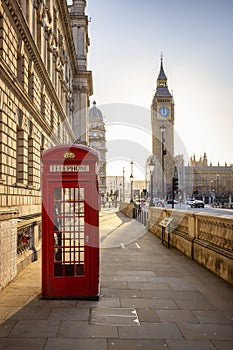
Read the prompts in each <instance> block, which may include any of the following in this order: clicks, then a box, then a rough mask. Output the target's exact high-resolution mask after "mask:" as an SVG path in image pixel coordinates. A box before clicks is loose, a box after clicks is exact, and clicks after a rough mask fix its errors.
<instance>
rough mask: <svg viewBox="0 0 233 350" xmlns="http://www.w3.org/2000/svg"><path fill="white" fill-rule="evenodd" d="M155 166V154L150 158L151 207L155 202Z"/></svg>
mask: <svg viewBox="0 0 233 350" xmlns="http://www.w3.org/2000/svg"><path fill="white" fill-rule="evenodd" d="M154 168H155V163H154V161H153V156H152V157H151V159H150V163H149V169H150V204H149V206H150V207H154V202H153V172H154Z"/></svg>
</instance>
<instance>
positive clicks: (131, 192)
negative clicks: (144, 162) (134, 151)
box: [129, 160, 133, 203]
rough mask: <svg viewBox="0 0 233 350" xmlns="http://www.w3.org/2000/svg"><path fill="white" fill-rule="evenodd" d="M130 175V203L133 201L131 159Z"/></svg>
mask: <svg viewBox="0 0 233 350" xmlns="http://www.w3.org/2000/svg"><path fill="white" fill-rule="evenodd" d="M130 164H131V175H130V177H129V178H130V203H133V161H132V160H131V163H130Z"/></svg>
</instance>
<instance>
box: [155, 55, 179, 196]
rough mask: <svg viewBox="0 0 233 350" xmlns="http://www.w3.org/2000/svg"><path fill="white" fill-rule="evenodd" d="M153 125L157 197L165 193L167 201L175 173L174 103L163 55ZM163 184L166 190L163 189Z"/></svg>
mask: <svg viewBox="0 0 233 350" xmlns="http://www.w3.org/2000/svg"><path fill="white" fill-rule="evenodd" d="M151 125H152V153H153V157H154V159H155V163H156V170H155V171H156V173H157V176H156V178H157V184H155V186H154V187H155V189H157V193H156V194H155V195H156V196H157V197H160V198H161V197H162V194H163V193H164V195H165V198H162V199H166V197H167V196H169V194H170V192H171V185H172V176H173V171H174V161H173V158H174V130H173V126H174V101H173V96H172V94H171V93H170V91H169V89H168V83H167V76H166V74H165V71H164V67H163V55H161V59H160V71H159V75H158V78H157V86H156V91H155V94H154V97H153V100H152V104H151ZM164 150H165V151H164ZM165 153H166V155H165ZM163 157H164V159H163ZM162 164H163V165H164V174H162ZM163 177H164V178H163ZM163 182H164V187H165V188H164V189H162V188H161V187H162V183H163Z"/></svg>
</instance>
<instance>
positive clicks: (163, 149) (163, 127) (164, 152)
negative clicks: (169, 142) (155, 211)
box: [160, 125, 166, 206]
mask: <svg viewBox="0 0 233 350" xmlns="http://www.w3.org/2000/svg"><path fill="white" fill-rule="evenodd" d="M160 131H161V133H162V200H163V206H164V197H165V196H164V156H165V155H166V150H165V148H164V143H165V138H164V134H165V131H166V127H165V125H161V126H160Z"/></svg>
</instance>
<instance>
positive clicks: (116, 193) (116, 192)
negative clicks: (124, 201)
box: [115, 176, 118, 207]
mask: <svg viewBox="0 0 233 350" xmlns="http://www.w3.org/2000/svg"><path fill="white" fill-rule="evenodd" d="M115 197H116V201H115V207H117V197H118V183H117V176H116V191H115Z"/></svg>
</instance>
